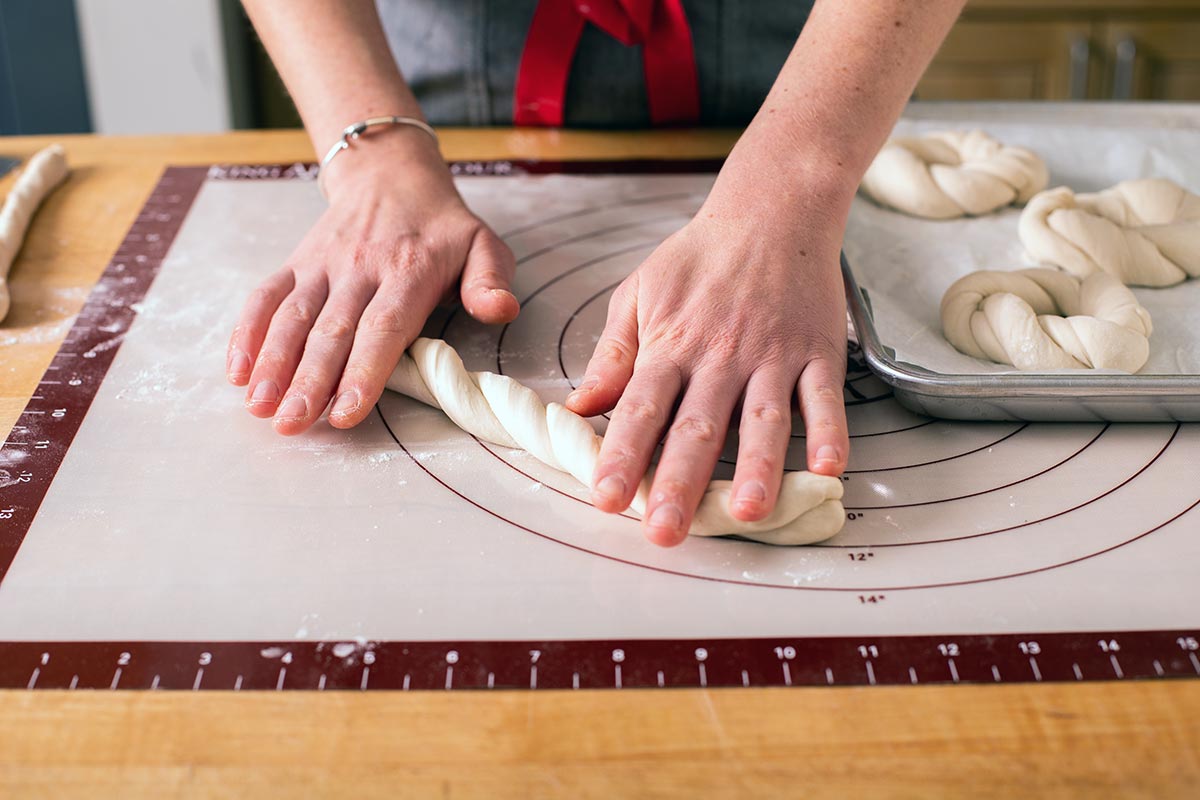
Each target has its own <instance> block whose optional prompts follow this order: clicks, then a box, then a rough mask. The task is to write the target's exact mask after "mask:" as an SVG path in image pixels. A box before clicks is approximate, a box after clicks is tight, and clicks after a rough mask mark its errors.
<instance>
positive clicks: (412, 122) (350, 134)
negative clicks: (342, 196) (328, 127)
mask: <svg viewBox="0 0 1200 800" xmlns="http://www.w3.org/2000/svg"><path fill="white" fill-rule="evenodd" d="M382 125H409V126H411V127H413V128H420V129H421V130H423V131H425V132H426V133H428V134H429V135H430V136H432V137H433V143H434V144H435V145H436V144H438V135H437V132H436V131H435V130H434V129H433V128H431V127H430V126H429V123H427V122H425V121H424V120H420V119H417V118H416V117H370V118H368V119H364V120H363V121H362V122H356V123H354V124H353V125H347V126H346V127H345V128H344V129H343V130H342V137H341V138H340V139H338V140H337V141H336V142H334V143H333V147H331V148H329V152H328V153H326V154H325V157H324V158H322V159H321V166H320V168H319V169H318V170H317V188H318V189H320V190H321V196H322V197H325V183H324V180H323V178H324V177H325V167H327V166H329V162H330V161H333V157H334V156H336V155H337V154H338V153H340V152H342V151H343V150H348V149H349V148H350V143H351V142H352V141H354V140H355V139H357V138H358V137H360V136H362V135H363V134H364V133H366V132H367V130H368V129H369V128H375V127H379V126H382Z"/></svg>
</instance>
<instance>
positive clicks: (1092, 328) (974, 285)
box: [942, 269, 1152, 372]
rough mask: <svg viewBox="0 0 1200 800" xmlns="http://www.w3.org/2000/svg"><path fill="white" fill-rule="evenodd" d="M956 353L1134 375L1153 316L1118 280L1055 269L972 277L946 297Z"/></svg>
mask: <svg viewBox="0 0 1200 800" xmlns="http://www.w3.org/2000/svg"><path fill="white" fill-rule="evenodd" d="M942 329H943V330H944V331H945V334H946V339H947V340H949V342H950V344H952V345H954V346H955V347H956V348H957V349H958V350H959V351H961V352H963V353H966V354H967V355H969V356H974V357H975V358H983V359H989V360H991V361H995V362H998V363H1001V364H1011V365H1012V366H1014V367H1016V368H1017V369H1023V370H1057V369H1088V368H1091V369H1119V370H1123V371H1125V372H1137V371H1138V370H1139V369H1141V368H1142V365H1143V364H1145V363H1146V359H1147V358H1149V356H1150V342H1149V336H1150V332H1151V330H1152V326H1151V324H1150V314H1149V313H1148V312H1147V311H1146V309H1145V308H1143V307H1142V306H1141V305H1139V304H1138V301H1137V298H1135V297H1134V296H1133V292H1131V291H1129V289H1128V288H1126V287H1125V286H1124V285H1122V284H1121V283H1120V281H1118V280H1117V279H1116V278H1113V277H1112V276H1111V275H1108V274H1107V273H1104V272H1095V273H1093V274H1091V275H1089V276H1088V277H1087V278H1084V279H1083V280H1080V279H1079V278H1076V277H1073V276H1071V275H1068V274H1067V273H1065V272H1059V271H1058V270H1053V269H1023V270H1018V271H1016V272H989V271H981V272H973V273H971V274H970V275H967V276H966V277H964V278H960V279H959V280H957V281H955V282H954V283H953V284H952V285H951V286H950V288H949V289H947V290H946V294H945V296H944V297H943V298H942Z"/></svg>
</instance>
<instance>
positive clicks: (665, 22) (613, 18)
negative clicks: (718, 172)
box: [513, 0, 700, 127]
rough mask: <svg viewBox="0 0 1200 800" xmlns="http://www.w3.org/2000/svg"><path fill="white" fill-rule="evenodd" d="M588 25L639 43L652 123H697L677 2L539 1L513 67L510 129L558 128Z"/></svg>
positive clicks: (694, 86)
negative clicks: (514, 82) (514, 126)
mask: <svg viewBox="0 0 1200 800" xmlns="http://www.w3.org/2000/svg"><path fill="white" fill-rule="evenodd" d="M588 22H591V23H592V24H593V25H595V26H596V27H598V28H600V29H601V30H602V31H604V32H605V33H607V34H608V35H609V36H612V37H613V38H614V39H616V40H617V41H619V42H621V43H622V44H624V45H627V46H630V47H632V46H634V45H641V46H642V69H643V71H644V73H645V77H646V95H647V97H648V99H649V103H650V119H651V120H652V121H653V122H654V124H655V125H669V124H672V123H674V124H679V123H694V122H696V121H698V120H699V119H700V89H699V82H698V80H697V78H696V56H695V51H694V50H693V48H692V31H691V28H690V27H689V26H688V22H687V16H686V15H685V14H684V11H683V2H682V0H539V2H538V5H537V9H535V10H534V12H533V21H532V22H531V23H530V24H529V35H528V36H527V37H526V39H525V50H524V51H523V52H522V53H521V63H520V65H519V66H518V68H517V85H516V91H515V93H514V98H513V106H514V108H513V120H514V121H515V122H516V124H518V125H549V126H554V127H561V126H562V124H563V102H564V100H565V98H566V94H567V78H568V76H569V75H570V71H571V62H572V61H573V60H574V58H575V50H576V49H577V48H578V47H579V38H580V37H581V36H582V35H583V28H584V26H585V25H586V24H587V23H588Z"/></svg>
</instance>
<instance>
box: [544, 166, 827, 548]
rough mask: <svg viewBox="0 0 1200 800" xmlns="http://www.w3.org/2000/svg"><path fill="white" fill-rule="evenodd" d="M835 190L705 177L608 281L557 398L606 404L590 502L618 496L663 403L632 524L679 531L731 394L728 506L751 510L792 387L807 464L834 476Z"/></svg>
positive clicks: (772, 480)
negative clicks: (704, 191)
mask: <svg viewBox="0 0 1200 800" xmlns="http://www.w3.org/2000/svg"><path fill="white" fill-rule="evenodd" d="M837 194H838V196H837V197H836V198H823V197H822V195H821V193H820V192H818V191H815V190H814V191H813V192H807V191H805V192H800V193H798V194H796V197H797V198H799V199H798V200H788V199H787V198H783V199H781V198H779V197H773V198H762V197H761V193H758V192H754V191H750V192H743V193H738V192H733V191H729V190H723V189H722V184H721V181H720V180H719V181H718V184H717V187H715V188H714V190H713V193H712V194H711V195H710V196H709V199H708V200H707V201H706V202H705V205H704V207H703V208H702V209H701V210H700V212H699V213H698V214H697V215H696V217H695V218H694V219H693V220H692V221H691V222H689V223H688V224H687V225H686V226H684V227H683V228H682V229H681V230H679V231H678V232H676V233H675V234H674V235H672V236H671V237H670V238H669V239H667V240H666V241H665V242H663V244H661V245H660V246H659V247H658V248H657V249H656V250H655V251H654V253H652V254H651V256H650V257H649V258H648V259H647V260H646V261H645V262H644V263H643V264H642V265H641V266H640V267H638V269H637V270H636V271H634V273H633V274H631V275H630V276H629V277H628V278H627V279H626V280H625V281H624V282H623V283H622V284H621V285H620V287H618V289H617V290H616V292H615V294H614V295H613V298H612V301H611V303H610V304H609V309H608V321H607V323H606V325H605V328H604V332H603V334H602V335H601V337H600V340H599V342H598V343H597V345H596V349H595V353H594V354H593V356H592V358H591V361H590V362H589V364H588V368H587V371H586V373H585V377H584V379H583V380H582V381H581V383H580V386H579V389H577V390H576V391H575V392H574V393H573V394H572V395H571V396H570V398H568V400H567V405H568V407H569V408H570V409H571V410H572V411H575V412H577V413H579V414H582V415H585V416H594V415H596V414H601V413H604V412H606V411H609V410H612V409H614V408H615V412H614V414H613V416H612V420H611V423H610V424H609V426H608V432H607V434H606V436H605V437H604V444H603V446H602V448H601V451H600V459H599V462H598V463H597V466H596V472H595V478H594V484H593V487H592V502H593V503H594V504H595V505H596V507H597V508H600V509H602V510H604V511H608V512H620V511H623V510H624V509H626V508H628V506H629V504H630V502H631V501H632V499H633V497H634V494H635V492H636V491H637V488H638V485H639V483H640V482H641V480H642V477H643V476H644V475H645V474H646V471H647V469H648V468H649V465H650V458H651V455H652V454H653V452H654V450H655V448H656V446H657V445H658V443H659V440H660V438H661V437H662V434H663V432H664V431H665V430H667V428H668V423H669V422H671V417H672V409H673V408H675V407H676V402H677V401H678V408H677V410H675V411H674V414H673V417H674V421H673V423H671V424H670V428H669V431H668V432H667V437H666V441H665V442H664V444H663V451H662V457H661V459H660V460H659V464H658V468H657V471H656V473H655V477H654V483H653V487H652V489H651V491H650V496H649V502H648V504H647V508H646V514H645V517H644V519H643V522H642V527H643V530H644V532H645V534H646V536H647V537H648V538H649V539H650V540H651V541H653V542H655V543H657V544H660V545H664V546H670V545H675V544H679V543H680V542H682V541H683V539H684V538H685V537H686V536H687V532H688V529H689V527H690V525H691V521H692V517H693V516H694V514H695V511H696V508H697V506H698V505H699V503H700V500H701V498H702V497H703V495H704V492H705V490H706V488H707V487H708V483H709V481H710V480H711V479H712V472H713V468H714V467H715V466H716V463H717V458H718V457H719V455H720V452H721V449H722V447H723V446H724V442H725V436H726V432H727V430H728V428H729V424H730V419H731V417H732V416H733V413H734V410H735V408H736V407H737V405H738V403H739V401H740V402H741V405H742V409H743V410H742V414H741V423H740V426H739V434H740V445H739V451H738V460H737V468H736V472H735V476H734V488H733V494H732V499H731V503H732V507H731V509H730V510H731V512H732V513H733V515H734V516H735V517H736V518H738V519H742V520H747V521H750V520H758V519H762V518H764V517H766V516H767V515H768V514H769V513H770V512H771V510H772V509H773V508H774V506H775V500H776V498H777V496H778V493H779V486H780V481H781V480H782V477H783V466H784V457H785V455H786V453H787V448H788V443H789V440H790V437H791V431H792V424H791V419H792V400H793V398H794V397H795V396H796V395H797V394H798V395H799V405H800V410H801V413H802V415H803V418H804V425H805V431H806V435H807V453H808V465H809V469H810V470H812V471H813V472H819V473H822V474H826V475H834V476H836V475H840V474H841V473H842V471H843V470H844V469H845V467H846V459H847V456H848V455H849V446H850V440H849V435H848V433H847V430H846V412H845V408H844V406H843V402H842V382H843V379H844V377H845V371H846V306H845V296H844V294H843V288H842V280H841V272H840V269H839V258H838V254H839V250H840V246H841V241H842V233H843V229H844V227H845V213H846V211H847V210H848V207H849V197H842V196H841V195H842V194H844V192H838V193H837ZM764 200H765V201H766V202H764ZM826 200H828V202H826ZM756 205H757V206H758V207H757V208H756V207H755V206H756Z"/></svg>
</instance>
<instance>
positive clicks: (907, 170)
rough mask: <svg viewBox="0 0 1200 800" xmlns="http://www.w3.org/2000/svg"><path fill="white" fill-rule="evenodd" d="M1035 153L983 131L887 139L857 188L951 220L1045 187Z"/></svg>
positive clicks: (887, 201)
mask: <svg viewBox="0 0 1200 800" xmlns="http://www.w3.org/2000/svg"><path fill="white" fill-rule="evenodd" d="M1048 181H1049V176H1048V174H1047V172H1046V165H1045V163H1044V162H1043V161H1042V159H1041V158H1039V157H1038V156H1037V155H1036V154H1035V153H1033V152H1031V151H1029V150H1026V149H1025V148H1023V147H1013V146H1010V145H1006V144H1002V143H1001V142H998V141H996V140H995V139H993V138H992V137H991V136H988V135H987V134H986V133H984V132H983V131H978V130H976V131H944V132H941V133H930V134H927V135H925V136H921V137H918V138H897V139H892V140H890V141H888V142H887V144H885V145H884V146H883V148H882V149H881V150H880V151H879V154H878V155H877V156H875V160H874V161H873V162H872V163H871V166H870V168H868V169H867V173H866V175H864V176H863V180H862V190H863V191H864V192H865V193H866V194H867V196H869V197H870V198H871V199H873V200H875V202H877V203H879V204H880V205H885V206H890V207H891V208H894V209H896V210H897V211H903V212H904V213H905V214H911V215H912V216H915V217H927V218H929V219H953V218H954V217H961V216H964V215H968V214H969V215H978V214H987V213H990V212H992V211H995V210H996V209H999V208H1003V207H1004V206H1007V205H1010V204H1012V203H1024V202H1026V201H1027V200H1029V198H1031V197H1033V196H1034V195H1035V194H1037V193H1038V192H1040V191H1041V190H1042V189H1044V188H1046V183H1047V182H1048Z"/></svg>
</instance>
